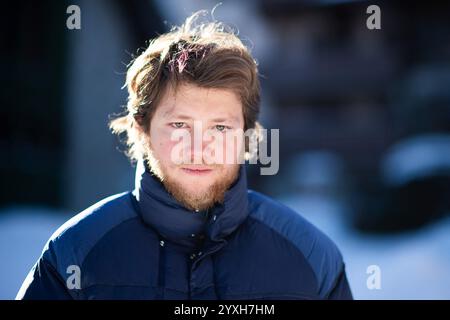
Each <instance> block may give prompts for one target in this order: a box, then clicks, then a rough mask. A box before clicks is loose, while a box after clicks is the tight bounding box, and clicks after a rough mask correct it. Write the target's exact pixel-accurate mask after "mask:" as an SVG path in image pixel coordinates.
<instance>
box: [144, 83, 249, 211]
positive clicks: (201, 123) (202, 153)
mask: <svg viewBox="0 0 450 320" xmlns="http://www.w3.org/2000/svg"><path fill="white" fill-rule="evenodd" d="M243 128H244V118H243V113H242V104H241V102H240V100H239V98H238V97H237V96H236V95H235V94H234V93H233V92H232V91H229V90H225V89H206V88H201V87H198V86H195V85H190V84H181V85H179V86H178V87H177V89H176V91H174V90H173V89H172V88H170V87H169V88H168V89H167V90H166V92H165V94H164V95H163V97H162V99H161V101H160V103H159V105H158V107H157V109H156V111H155V113H154V115H153V118H152V120H151V123H150V132H149V141H148V142H149V146H148V149H149V150H148V151H149V153H150V154H149V163H150V167H151V169H152V171H153V172H154V173H155V174H156V175H157V176H158V177H159V178H160V179H161V181H162V182H163V184H164V186H165V187H166V189H167V190H168V191H169V192H170V193H171V194H172V195H173V196H174V197H175V198H176V199H177V200H178V201H179V202H181V203H182V204H183V205H184V206H185V207H187V208H188V209H198V210H205V209H207V208H209V207H211V206H212V205H213V204H214V203H215V202H222V201H223V195H224V193H225V191H226V190H227V189H228V188H229V186H230V185H231V184H232V183H233V182H234V181H235V179H236V178H237V175H238V173H239V164H238V163H237V162H238V161H237V158H236V157H232V158H230V157H228V158H226V157H225V155H230V154H231V155H238V154H239V152H241V151H242V148H243V143H242V141H243V140H241V139H239V138H237V139H234V140H233V141H231V142H232V143H230V141H229V140H227V139H226V138H225V137H226V136H227V135H229V134H232V133H235V132H239V131H241V130H243ZM177 135H178V136H180V135H184V138H186V137H188V138H189V139H188V141H189V142H190V143H189V144H187V145H186V144H184V145H183V144H181V140H180V139H174V136H177ZM212 135H214V136H215V138H212ZM222 138H223V139H222ZM184 141H185V142H186V140H184ZM212 146H214V148H216V149H215V150H220V153H221V154H222V155H223V157H219V158H220V160H219V161H215V163H212V162H211V158H208V155H211V153H210V150H211V147H212ZM217 148H218V149H217ZM214 154H216V153H214ZM216 159H217V158H216ZM230 159H231V161H229V160H230ZM180 162H181V163H180Z"/></svg>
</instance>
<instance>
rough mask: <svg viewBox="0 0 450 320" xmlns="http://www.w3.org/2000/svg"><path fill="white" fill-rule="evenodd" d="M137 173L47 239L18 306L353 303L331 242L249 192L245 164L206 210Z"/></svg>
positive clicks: (283, 208) (276, 204) (281, 207)
mask: <svg viewBox="0 0 450 320" xmlns="http://www.w3.org/2000/svg"><path fill="white" fill-rule="evenodd" d="M142 171H143V172H142V174H137V179H136V181H137V183H136V189H135V190H134V191H133V192H126V193H122V194H118V195H114V196H111V197H108V198H106V199H104V200H102V201H100V202H98V203H97V204H95V205H93V206H91V207H90V208H88V209H86V210H84V211H83V212H81V213H80V214H78V215H76V216H75V217H73V218H72V219H70V220H69V221H68V222H67V223H65V224H64V225H63V226H62V227H61V228H59V229H58V230H57V231H56V232H55V234H54V235H53V236H52V237H51V238H50V240H49V241H48V243H47V245H46V246H45V248H44V250H43V253H42V255H41V257H40V258H39V260H38V261H37V263H36V264H35V266H34V267H33V269H32V270H31V271H30V273H29V275H28V277H27V278H26V280H25V281H24V283H23V285H22V288H21V289H20V291H19V293H18V295H17V299H351V298H352V294H351V291H350V288H349V285H348V282H347V278H346V274H345V269H344V263H343V260H342V257H341V254H340V253H339V250H338V249H337V248H336V246H335V245H334V244H333V242H332V241H331V240H329V239H328V238H327V237H326V236H325V235H324V234H323V233H321V232H320V231H319V230H318V229H316V228H315V227H314V226H312V225H311V224H310V223H309V222H307V221H306V220H305V219H304V218H302V217H301V216H300V215H299V214H298V213H297V212H295V211H293V210H291V209H289V208H288V207H286V206H284V205H282V204H280V203H279V202H276V201H274V200H273V199H271V198H269V197H267V196H264V195H262V194H260V193H257V192H255V191H251V190H248V189H247V180H246V173H245V166H241V169H240V172H239V178H238V179H237V180H236V182H235V183H234V184H233V185H232V186H231V188H230V189H229V190H228V191H227V193H226V195H225V201H224V203H223V204H221V205H216V206H215V207H214V208H213V209H210V210H208V211H206V212H191V211H189V210H187V209H185V208H184V207H182V206H181V205H180V204H179V203H178V202H177V201H176V200H175V199H174V198H173V197H172V196H171V195H170V194H168V193H167V191H166V190H165V188H164V186H163V185H162V184H161V182H160V181H159V180H158V179H157V178H156V177H154V176H153V175H152V174H151V173H150V172H149V171H148V170H142ZM74 276H78V277H79V279H78V280H79V281H78V285H76V283H77V280H76V279H75V280H74ZM74 284H75V285H74Z"/></svg>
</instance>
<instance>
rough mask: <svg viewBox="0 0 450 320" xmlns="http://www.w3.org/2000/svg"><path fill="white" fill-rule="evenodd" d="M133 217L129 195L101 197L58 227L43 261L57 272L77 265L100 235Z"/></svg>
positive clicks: (130, 195) (46, 248)
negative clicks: (71, 265) (69, 265)
mask: <svg viewBox="0 0 450 320" xmlns="http://www.w3.org/2000/svg"><path fill="white" fill-rule="evenodd" d="M134 218H137V213H136V210H135V209H134V205H133V202H132V193H131V192H123V193H120V194H116V195H112V196H109V197H107V198H104V199H102V200H100V201H99V202H97V203H95V204H93V205H91V206H90V207H88V208H86V209H85V210H83V211H82V212H80V213H78V214H77V215H75V216H74V217H72V218H71V219H69V220H68V221H67V222H65V223H64V224H63V225H62V226H61V227H59V228H58V229H57V230H56V231H55V232H54V233H53V235H52V236H51V237H50V239H49V240H48V242H47V244H46V246H45V247H44V249H43V253H42V255H43V258H44V259H45V260H47V261H48V262H50V263H51V264H52V265H53V266H54V267H55V268H56V269H57V270H58V271H61V270H64V269H65V268H66V266H67V264H68V263H71V264H77V265H81V263H82V261H83V259H84V258H85V257H86V255H87V254H88V253H89V251H90V250H91V249H92V248H93V247H94V246H95V244H96V243H97V242H98V241H99V240H100V239H101V238H102V237H103V236H105V235H106V234H107V233H108V232H109V231H110V230H112V229H114V228H115V227H117V226H119V225H121V224H122V223H124V222H126V221H128V220H130V219H134Z"/></svg>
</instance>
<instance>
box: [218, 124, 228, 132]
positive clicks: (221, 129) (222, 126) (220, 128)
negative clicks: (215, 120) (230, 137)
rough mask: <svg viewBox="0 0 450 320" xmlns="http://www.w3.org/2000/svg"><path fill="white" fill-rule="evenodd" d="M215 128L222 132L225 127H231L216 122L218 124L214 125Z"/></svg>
mask: <svg viewBox="0 0 450 320" xmlns="http://www.w3.org/2000/svg"><path fill="white" fill-rule="evenodd" d="M216 129H217V130H219V131H221V132H223V131H226V130H227V129H231V128H230V127H228V126H224V125H223V124H218V125H216Z"/></svg>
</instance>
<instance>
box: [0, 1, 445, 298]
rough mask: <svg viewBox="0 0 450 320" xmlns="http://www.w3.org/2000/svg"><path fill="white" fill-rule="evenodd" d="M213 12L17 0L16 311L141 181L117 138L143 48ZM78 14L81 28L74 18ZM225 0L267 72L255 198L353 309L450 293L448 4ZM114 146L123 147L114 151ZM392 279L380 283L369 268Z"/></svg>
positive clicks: (228, 17)
mask: <svg viewBox="0 0 450 320" xmlns="http://www.w3.org/2000/svg"><path fill="white" fill-rule="evenodd" d="M217 3H218V2H217V1H207V0H200V1H198V0H195V1H194V0H182V1H175V0H159V1H150V0H129V1H122V0H96V1H88V0H80V1H70V2H69V1H66V0H61V1H58V0H54V1H51V0H44V1H25V0H19V1H15V2H9V3H8V4H5V5H4V7H2V18H1V19H0V35H1V39H2V41H0V47H1V50H0V55H1V57H2V59H0V64H1V67H2V70H3V72H2V86H1V89H0V92H1V94H0V105H1V107H0V116H1V118H2V119H4V121H2V126H0V154H1V157H0V177H1V180H0V299H13V298H14V297H15V295H16V293H17V291H18V289H19V287H20V285H21V283H22V281H23V280H24V278H25V276H26V274H27V273H28V271H29V270H30V268H31V267H32V266H33V264H34V262H35V261H36V259H37V258H38V256H39V254H40V252H41V250H42V248H43V246H44V244H45V242H46V241H47V239H48V238H49V237H50V235H51V234H52V233H53V232H54V231H55V230H56V229H57V228H58V227H59V226H60V225H61V224H62V223H63V222H64V221H66V220H67V219H68V218H69V217H71V216H73V215H74V214H76V213H77V212H79V211H80V210H82V209H84V208H86V207H88V206H89V205H91V204H92V203H94V202H96V201H98V200H100V199H102V198H103V197H105V196H107V195H110V194H113V193H118V192H122V191H124V190H128V189H130V188H131V187H132V185H133V181H134V169H133V168H132V167H131V166H130V164H129V162H128V160H127V159H126V157H125V156H124V155H123V153H122V152H120V150H123V147H120V145H119V142H118V139H116V138H115V137H114V136H113V135H111V134H110V132H109V130H108V128H107V122H108V116H109V115H110V114H113V113H118V112H120V111H121V109H120V106H121V105H123V104H125V103H126V92H125V91H124V90H121V89H120V88H121V86H122V85H123V83H124V79H125V78H124V73H125V72H126V64H127V63H128V62H129V61H130V59H131V54H132V53H136V52H137V51H136V48H139V47H141V48H143V47H145V43H146V41H147V40H149V39H150V38H152V37H153V36H155V35H156V34H157V33H162V32H164V31H166V30H167V29H168V28H169V27H170V26H171V25H173V24H179V23H181V22H182V21H183V19H184V18H185V17H186V16H188V15H189V14H191V13H192V12H194V11H196V10H199V9H208V10H211V9H212V8H213V7H214V6H215V5H216V4H217ZM70 4H76V5H79V7H80V9H81V26H82V28H81V30H68V29H67V28H66V19H67V17H68V15H67V14H66V8H67V7H68V6H69V5H70ZM371 4H372V3H371V2H368V1H340V0H320V1H307V0H281V1H280V0H250V1H245V2H244V1H238V0H230V1H223V3H222V5H220V6H219V7H218V8H217V9H216V11H215V14H214V16H215V17H216V18H217V19H219V20H222V21H224V22H225V23H227V24H229V25H231V26H233V27H235V28H238V29H239V35H240V37H241V38H242V39H243V40H244V42H245V43H246V44H247V45H249V46H250V47H251V48H252V52H253V54H254V56H255V57H256V59H257V60H258V62H259V64H260V71H261V73H262V75H263V78H262V87H263V103H262V114H261V121H262V124H263V125H264V126H265V127H267V128H280V171H279V173H278V174H277V175H275V176H259V175H258V172H259V168H255V167H251V168H249V184H250V187H251V188H252V189H256V190H258V191H261V192H264V193H266V194H268V195H270V196H272V197H275V198H277V199H279V200H281V201H283V202H285V203H286V204H287V205H289V206H291V207H292V208H294V209H295V210H296V211H298V212H299V213H300V214H302V215H303V216H305V217H306V218H307V219H309V220H310V221H311V222H313V223H314V224H315V225H317V226H318V227H319V228H321V229H322V230H323V231H324V232H325V233H326V234H327V235H328V236H329V237H330V238H332V239H333V240H334V241H335V242H336V243H337V244H338V246H339V247H340V249H341V251H342V253H343V256H344V259H345V262H346V267H347V271H348V276H349V281H350V285H351V288H352V291H353V293H354V297H355V298H356V299H450V215H449V212H450V90H449V88H450V22H449V19H448V12H449V11H450V4H449V3H446V2H444V1H442V2H439V1H437V2H433V4H430V3H425V2H421V3H415V2H410V1H408V2H407V3H405V2H403V1H378V2H377V4H378V5H379V6H380V8H381V21H382V29H381V30H368V29H367V28H366V19H367V17H368V15H367V13H366V9H367V7H368V6H369V5H371ZM117 148H119V150H117ZM373 265H375V266H378V267H379V270H380V272H381V278H380V280H381V281H380V284H381V288H379V289H370V288H369V287H368V286H367V280H368V278H369V277H370V274H368V273H367V270H368V268H369V266H373Z"/></svg>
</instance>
